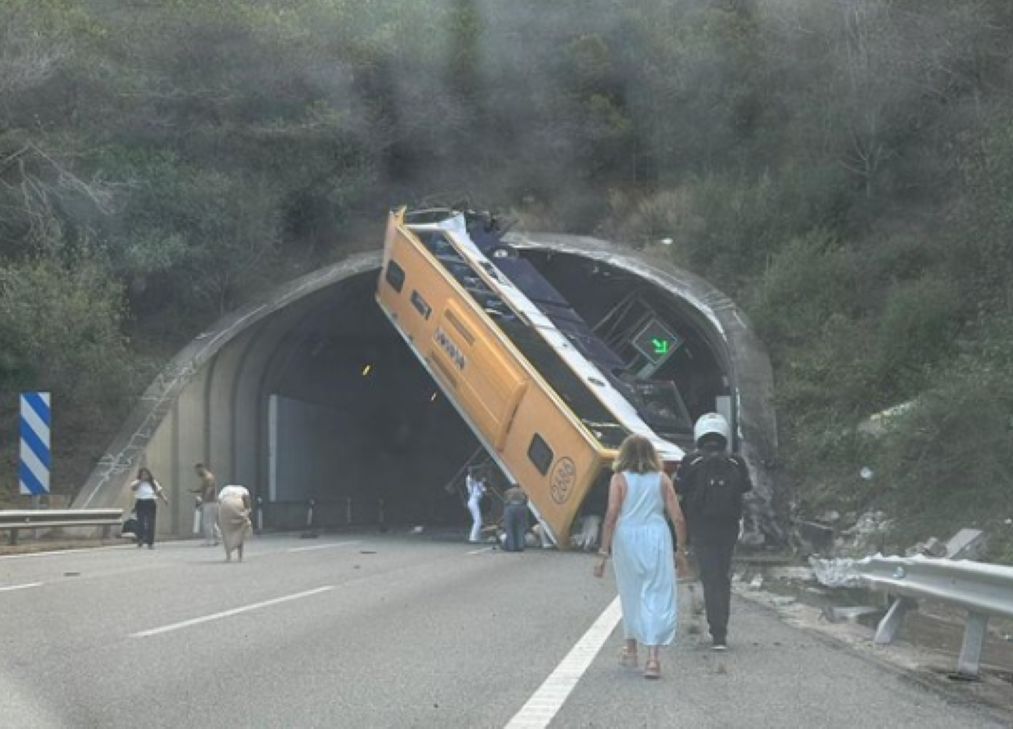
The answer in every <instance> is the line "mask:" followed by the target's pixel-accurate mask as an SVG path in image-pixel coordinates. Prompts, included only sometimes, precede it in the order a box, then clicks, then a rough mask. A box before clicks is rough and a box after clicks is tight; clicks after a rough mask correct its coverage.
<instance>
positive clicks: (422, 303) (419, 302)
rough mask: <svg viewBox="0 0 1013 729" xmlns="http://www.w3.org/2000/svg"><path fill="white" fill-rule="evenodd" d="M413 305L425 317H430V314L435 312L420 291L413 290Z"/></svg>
mask: <svg viewBox="0 0 1013 729" xmlns="http://www.w3.org/2000/svg"><path fill="white" fill-rule="evenodd" d="M412 306H414V307H415V310H416V311H417V312H418V313H420V314H421V315H422V318H423V319H428V318H429V315H430V314H432V313H433V309H432V307H431V306H429V304H428V303H426V300H425V299H423V298H422V295H421V294H420V293H419V292H418V291H412Z"/></svg>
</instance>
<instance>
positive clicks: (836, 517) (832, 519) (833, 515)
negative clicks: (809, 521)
mask: <svg viewBox="0 0 1013 729" xmlns="http://www.w3.org/2000/svg"><path fill="white" fill-rule="evenodd" d="M840 520H841V512H839V511H837V510H836V509H831V510H830V511H824V512H823V513H822V514H820V516H819V519H818V521H821V522H823V523H824V524H836V523H837V522H839V521H840Z"/></svg>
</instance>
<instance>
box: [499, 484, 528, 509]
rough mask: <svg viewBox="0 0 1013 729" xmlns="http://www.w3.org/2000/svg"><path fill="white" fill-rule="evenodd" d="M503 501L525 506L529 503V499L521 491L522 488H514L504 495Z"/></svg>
mask: <svg viewBox="0 0 1013 729" xmlns="http://www.w3.org/2000/svg"><path fill="white" fill-rule="evenodd" d="M503 501H505V502H506V503H507V504H520V505H521V506H523V505H525V504H527V503H528V497H527V494H525V493H524V492H523V491H522V490H521V487H520V486H512V487H510V488H508V489H507V490H506V491H505V492H504V493H503Z"/></svg>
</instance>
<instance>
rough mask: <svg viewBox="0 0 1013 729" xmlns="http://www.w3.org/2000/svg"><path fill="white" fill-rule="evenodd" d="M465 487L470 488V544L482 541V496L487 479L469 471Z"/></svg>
mask: <svg viewBox="0 0 1013 729" xmlns="http://www.w3.org/2000/svg"><path fill="white" fill-rule="evenodd" d="M465 485H467V487H468V511H470V512H471V534H470V535H469V536H468V541H469V542H481V541H482V508H481V503H482V496H484V495H485V479H484V478H482V476H480V475H478V474H476V473H474V472H473V471H468V476H467V478H465Z"/></svg>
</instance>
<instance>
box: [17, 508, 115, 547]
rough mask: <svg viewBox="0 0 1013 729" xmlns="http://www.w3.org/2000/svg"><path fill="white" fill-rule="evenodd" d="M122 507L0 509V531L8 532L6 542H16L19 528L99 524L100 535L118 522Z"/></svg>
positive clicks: (107, 531)
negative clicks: (8, 535) (100, 528)
mask: <svg viewBox="0 0 1013 729" xmlns="http://www.w3.org/2000/svg"><path fill="white" fill-rule="evenodd" d="M122 518H123V509H23V510H9V511H0V531H2V530H4V529H6V530H7V531H9V532H10V537H9V539H8V544H17V541H18V531H19V530H21V529H45V528H50V527H78V526H101V527H103V530H102V536H103V537H106V536H108V535H109V528H110V527H113V526H117V525H119V524H120V521H121V519H122Z"/></svg>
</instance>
